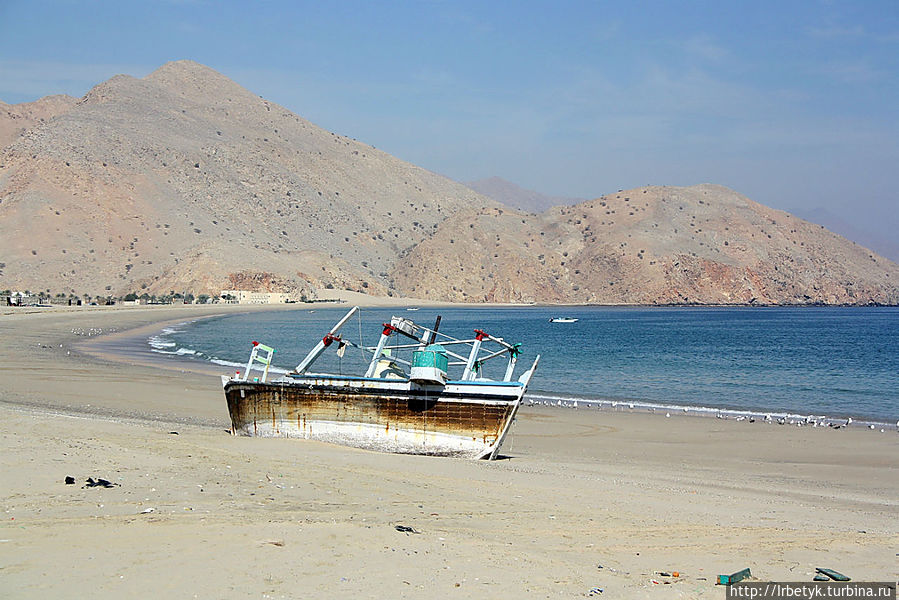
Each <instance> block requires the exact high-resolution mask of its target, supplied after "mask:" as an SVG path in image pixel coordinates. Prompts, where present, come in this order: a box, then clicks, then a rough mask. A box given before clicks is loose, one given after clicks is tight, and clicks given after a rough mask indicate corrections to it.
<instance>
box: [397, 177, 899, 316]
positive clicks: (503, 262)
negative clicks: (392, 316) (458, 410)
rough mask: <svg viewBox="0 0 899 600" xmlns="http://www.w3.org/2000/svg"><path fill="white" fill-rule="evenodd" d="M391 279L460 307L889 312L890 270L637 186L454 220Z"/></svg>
mask: <svg viewBox="0 0 899 600" xmlns="http://www.w3.org/2000/svg"><path fill="white" fill-rule="evenodd" d="M447 248H449V249H453V248H464V249H465V251H464V252H459V251H456V250H447ZM396 280H397V285H398V287H400V288H401V289H408V290H409V291H410V292H411V293H412V294H413V295H416V296H437V297H441V298H449V299H454V300H462V301H466V300H468V301H484V300H486V301H502V302H508V301H513V302H515V301H519V302H520V301H525V302H526V301H538V302H575V303H597V304H867V303H872V302H873V303H882V304H895V303H897V302H899V265H897V264H896V263H893V262H891V261H889V260H887V259H885V258H883V257H880V256H878V255H876V254H874V253H873V252H871V251H869V250H867V249H865V248H862V247H861V246H858V245H857V244H854V243H852V242H850V241H848V240H846V239H845V238H843V237H840V236H838V235H836V234H834V233H832V232H830V231H827V230H825V229H824V228H823V227H821V226H820V225H815V224H812V223H809V222H808V221H803V220H802V219H799V218H797V217H794V216H792V215H790V214H788V213H785V212H782V211H778V210H774V209H771V208H768V207H766V206H762V205H760V204H757V203H755V202H753V201H751V200H749V199H748V198H746V197H744V196H741V195H740V194H737V193H736V192H734V191H732V190H729V189H727V188H725V187H722V186H716V185H697V186H691V187H644V188H638V189H634V190H627V191H622V192H619V193H616V194H613V195H608V196H602V197H600V198H597V199H595V200H589V201H587V202H582V203H581V204H578V205H575V206H571V207H558V208H554V209H552V210H550V211H547V212H545V213H543V214H540V215H525V214H520V213H516V212H510V211H504V210H503V209H496V208H487V209H481V210H478V211H474V212H469V213H465V214H459V215H456V216H455V217H454V218H452V219H448V220H447V221H445V222H444V223H442V224H441V225H440V226H439V227H438V230H437V232H436V233H435V234H434V235H433V236H432V237H430V238H429V239H427V240H425V241H423V242H422V243H420V244H418V245H417V246H416V247H415V248H414V249H413V250H412V251H411V252H410V253H409V254H408V255H407V256H405V257H404V261H403V263H402V264H401V265H400V266H399V268H398V270H397V278H396Z"/></svg>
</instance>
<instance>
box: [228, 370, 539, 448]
mask: <svg viewBox="0 0 899 600" xmlns="http://www.w3.org/2000/svg"><path fill="white" fill-rule="evenodd" d="M523 393H524V386H523V385H522V384H520V383H517V382H483V383H482V382H467V381H466V382H448V383H447V384H446V385H445V386H438V385H421V384H417V383H415V382H410V381H391V380H384V379H367V378H336V377H297V378H291V379H289V380H287V381H275V382H269V383H258V382H249V381H246V382H245V381H237V380H234V381H229V382H227V383H225V396H226V398H227V401H228V411H229V412H230V414H231V424H232V433H234V434H236V435H248V436H260V437H288V438H304V439H314V440H320V441H325V442H330V443H336V444H342V445H345V446H353V447H357V448H365V449H369V450H377V451H382V452H395V453H403V454H427V455H435V456H456V457H464V458H488V459H489V458H495V457H496V455H497V453H498V451H499V448H500V446H501V444H502V442H503V439H504V438H505V435H506V433H507V432H508V430H509V428H510V426H511V424H512V420H513V419H514V417H515V413H516V412H517V410H518V407H519V405H520V404H521V397H522V395H523Z"/></svg>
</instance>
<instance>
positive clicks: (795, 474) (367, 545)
mask: <svg viewBox="0 0 899 600" xmlns="http://www.w3.org/2000/svg"><path fill="white" fill-rule="evenodd" d="M243 308H245V307H243ZM229 310H231V311H234V310H235V309H229ZM227 312H228V311H225V313H227ZM204 314H209V315H215V314H223V313H222V312H220V311H216V310H212V311H211V312H208V313H204V311H197V310H192V309H190V308H188V309H183V308H182V309H178V308H174V309H154V310H144V311H141V310H137V311H128V310H121V311H112V310H108V311H90V310H89V311H86V312H78V311H76V312H57V313H47V314H30V315H18V316H12V317H10V316H0V335H2V336H3V339H5V340H14V341H15V343H13V344H6V345H4V346H3V347H0V391H2V394H0V471H2V472H3V473H4V486H3V489H2V491H0V507H2V509H3V511H4V512H2V513H0V514H2V515H3V516H4V519H3V520H2V521H0V540H3V541H2V542H0V582H2V583H0V590H2V591H3V594H4V597H9V598H32V597H68V596H70V595H71V594H72V590H84V589H90V590H91V592H90V593H91V595H92V596H96V597H99V598H106V597H109V598H120V597H132V598H153V597H158V596H159V595H160V594H164V595H171V596H175V597H183V596H190V595H194V594H196V595H197V596H198V597H220V598H233V597H246V596H255V597H259V596H263V595H264V596H269V597H275V598H278V597H282V596H283V597H292V596H295V595H296V594H297V589H298V588H297V582H302V591H303V593H304V594H307V595H313V596H316V597H319V596H321V597H326V596H327V597H335V596H337V597H349V596H353V597H361V598H378V597H385V596H386V597H405V598H432V597H434V596H439V597H443V596H452V597H456V598H483V597H484V596H488V597H491V598H500V599H506V598H508V599H510V600H511V599H513V598H514V599H517V598H521V597H550V596H559V595H560V594H561V595H562V596H564V597H572V596H575V597H581V596H584V595H586V594H587V593H588V591H589V590H590V589H592V588H594V587H602V588H604V589H605V593H606V595H609V596H610V597H621V598H644V597H670V596H671V592H672V591H674V592H675V593H676V594H677V595H679V596H683V597H690V598H700V599H712V598H718V597H720V595H721V593H722V592H721V588H720V587H717V586H715V585H714V578H715V576H716V575H717V574H719V573H732V572H735V571H737V570H739V569H742V568H745V567H750V568H751V569H752V573H753V575H755V576H756V577H760V578H764V579H766V580H775V581H778V580H779V581H797V580H802V581H805V580H811V577H812V576H813V574H814V568H815V567H816V566H830V567H833V568H836V569H838V570H840V571H841V572H844V573H846V574H847V575H850V576H851V577H852V578H853V579H854V580H861V581H884V580H892V579H895V578H896V577H897V573H896V563H895V558H894V554H895V548H896V547H897V546H899V522H897V521H896V519H895V515H896V512H897V510H899V501H897V498H899V436H897V435H895V434H891V435H886V434H885V435H869V434H868V433H866V432H865V431H864V430H862V429H856V428H847V429H843V430H841V431H839V432H832V433H830V434H822V433H821V432H819V431H817V430H813V429H812V428H809V427H802V428H796V427H792V428H782V427H748V426H746V423H744V422H737V421H735V420H733V419H728V420H723V419H695V418H694V419H688V418H680V419H666V418H664V416H660V415H659V414H655V415H651V414H645V413H636V412H635V413H624V412H614V411H609V410H583V409H578V410H573V409H572V410H559V409H558V408H555V407H552V408H551V407H543V406H527V407H523V408H522V410H521V411H520V413H519V419H518V420H517V422H516V423H515V425H514V426H513V428H512V430H511V432H510V436H509V438H508V439H507V441H506V444H505V445H504V446H503V449H502V453H503V457H502V459H501V460H497V461H494V462H484V461H466V460H459V459H442V458H434V457H424V456H413V455H395V454H381V453H376V452H367V451H363V450H357V449H354V448H346V447H342V446H334V445H329V444H324V443H318V442H313V441H308V440H293V439H291V440H287V439H277V438H269V439H263V438H247V437H235V436H231V435H228V434H227V433H226V429H227V428H228V426H229V424H230V421H229V418H228V414H227V409H226V406H225V402H224V398H223V395H222V393H221V386H220V383H219V381H218V377H217V376H215V377H213V376H212V375H207V374H202V373H194V372H189V371H184V370H181V369H159V368H158V367H157V366H155V365H154V366H151V365H147V364H142V363H140V362H139V361H132V363H128V362H116V363H110V362H108V361H106V360H105V358H104V357H103V355H102V354H101V355H99V356H90V355H82V354H80V353H78V352H77V350H76V348H75V347H76V346H78V345H79V344H80V343H82V342H84V341H85V340H87V339H90V340H91V342H92V343H94V342H99V341H101V340H103V339H104V338H106V339H107V341H110V340H111V341H112V342H115V340H116V339H119V340H121V339H125V338H128V337H129V336H130V337H131V339H132V340H133V339H135V337H136V336H137V334H136V333H135V332H141V333H140V335H141V336H142V335H144V334H145V333H146V332H147V331H152V330H153V329H154V328H155V329H157V330H158V329H159V328H160V327H161V325H160V323H163V322H183V321H187V320H190V319H193V318H197V317H200V316H203V315H204ZM141 328H143V329H141ZM112 329H114V330H115V331H113V332H112V333H107V332H109V331H110V330H112ZM94 330H95V331H97V332H99V330H102V333H103V335H100V336H99V337H96V338H94V336H93V335H89V334H90V332H91V331H94ZM76 331H80V332H82V333H83V335H78V334H77V333H75V332H76ZM147 335H149V334H147ZM107 336H108V337H107ZM116 336H117V337H116ZM672 416H673V415H672ZM822 435H826V438H825V437H822ZM825 439H826V443H822V440H825ZM67 476H71V477H72V478H73V479H74V480H75V482H76V483H75V484H74V485H66V483H65V482H64V478H65V477H67ZM88 477H91V478H93V479H94V480H96V479H97V478H104V479H106V480H108V481H109V482H110V486H111V487H109V488H104V487H99V488H88V487H86V483H85V482H86V480H87V478H88ZM398 525H402V526H405V527H411V528H413V530H414V531H415V532H416V533H414V534H413V533H403V532H402V531H398V530H397V529H396V526H398ZM61 539H62V540H66V543H65V544H60V542H59V540H61ZM48 565H52V570H53V572H52V575H51V574H50V573H48ZM597 565H602V568H599V567H598V566H597ZM673 570H678V571H679V572H680V573H681V577H679V578H677V579H674V578H671V577H664V576H662V575H660V574H659V573H660V572H671V571H673ZM160 572H165V573H166V577H165V578H164V579H162V580H161V579H160V578H159V573H160ZM653 581H658V582H659V583H653ZM668 587H670V588H671V589H665V588H668ZM662 590H665V591H662ZM666 592H667V593H666Z"/></svg>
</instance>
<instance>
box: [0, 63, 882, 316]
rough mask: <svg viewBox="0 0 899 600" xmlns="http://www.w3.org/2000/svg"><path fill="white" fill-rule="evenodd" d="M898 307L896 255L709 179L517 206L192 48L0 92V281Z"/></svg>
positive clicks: (107, 289) (83, 288)
mask: <svg viewBox="0 0 899 600" xmlns="http://www.w3.org/2000/svg"><path fill="white" fill-rule="evenodd" d="M326 287H333V288H338V289H350V290H355V291H362V292H365V293H369V294H375V295H386V294H391V295H408V296H419V297H428V298H433V299H442V300H462V301H483V300H487V301H498V302H508V301H512V302H519V301H526V302H527V301H536V302H596V303H638V304H658V303H664V304H667V303H676V304H682V303H723V304H729V303H741V304H742V303H799V304H807V303H850V304H867V303H870V302H876V303H899V266H897V265H896V264H895V263H892V262H890V261H888V260H886V259H883V258H881V257H879V256H877V255H876V254H874V253H872V252H870V251H868V250H865V249H864V248H861V247H859V246H857V245H855V244H853V243H852V242H849V241H847V240H846V239H844V238H841V237H839V236H837V235H835V234H833V233H831V232H829V231H826V230H824V229H822V228H821V227H820V226H817V225H813V224H811V223H808V222H806V221H803V220H801V219H798V218H796V217H793V216H791V215H789V214H787V213H783V212H780V211H775V210H772V209H769V208H766V207H764V206H761V205H759V204H756V203H754V202H752V201H751V200H749V199H747V198H745V197H743V196H740V195H739V194H737V193H735V192H733V191H731V190H727V189H726V188H721V187H718V186H712V185H701V186H694V187H689V188H673V187H651V188H640V189H637V190H630V191H627V192H620V193H618V194H614V195H609V196H604V197H601V198H597V199H595V200H589V201H586V202H582V203H580V204H577V205H575V206H560V207H556V208H553V209H551V210H548V211H546V212H544V213H541V214H531V213H526V212H519V211H518V210H515V209H510V208H508V207H505V206H503V205H501V204H499V203H497V202H496V201H494V200H491V199H489V198H487V197H485V196H482V195H480V194H478V193H476V192H474V191H472V190H471V189H469V188H467V187H465V186H463V185H461V184H458V183H455V182H453V181H450V180H448V179H446V178H444V177H441V176H439V175H436V174H434V173H431V172H429V171H426V170H424V169H421V168H419V167H416V166H414V165H411V164H409V163H405V162H403V161H401V160H399V159H396V158H394V157H392V156H390V155H388V154H386V153H384V152H381V151H379V150H377V149H375V148H373V147H371V146H369V145H367V144H364V143H361V142H358V141H356V140H353V139H350V138H347V137H344V136H341V135H337V134H335V133H331V132H328V131H325V130H323V129H321V128H319V127H316V126H315V125H313V124H312V123H310V122H308V121H306V120H304V119H302V118H301V117H299V116H297V115H295V114H293V113H291V112H290V111H288V110H287V109H285V108H283V107H281V106H278V105H276V104H273V103H271V102H268V101H266V100H265V99H263V98H260V97H258V96H256V95H254V94H252V93H251V92H249V91H248V90H246V89H244V88H242V87H240V86H239V85H237V84H236V83H234V82H233V81H231V80H229V79H228V78H226V77H224V76H222V75H221V74H219V73H217V72H215V71H213V70H212V69H209V68H207V67H204V66H202V65H199V64H197V63H193V62H189V61H179V62H175V63H169V64H166V65H164V66H163V67H161V68H160V69H158V70H157V71H155V72H153V73H151V74H150V75H148V76H147V77H145V78H143V79H135V78H133V77H129V76H125V75H118V76H116V77H113V78H112V79H110V80H109V81H106V82H104V83H101V84H99V85H98V86H96V87H95V88H93V89H92V90H91V91H90V92H89V93H88V94H86V95H85V96H84V97H83V98H81V99H78V100H75V99H71V98H67V97H50V98H44V99H41V100H39V101H37V102H33V103H28V104H19V105H12V106H10V105H2V106H0V288H13V289H31V290H32V291H34V290H43V289H50V290H51V291H52V292H63V293H70V292H71V293H77V294H82V293H90V294H91V295H106V294H115V295H122V294H125V293H127V292H130V291H137V292H139V293H140V292H141V291H147V292H148V293H156V294H159V293H167V292H170V291H179V292H180V291H189V292H193V293H195V294H199V293H215V292H217V291H218V290H221V289H230V288H243V289H257V290H262V289H268V290H271V291H275V290H278V291H281V290H288V291H294V292H296V293H306V294H307V295H313V294H314V290H315V289H321V288H326Z"/></svg>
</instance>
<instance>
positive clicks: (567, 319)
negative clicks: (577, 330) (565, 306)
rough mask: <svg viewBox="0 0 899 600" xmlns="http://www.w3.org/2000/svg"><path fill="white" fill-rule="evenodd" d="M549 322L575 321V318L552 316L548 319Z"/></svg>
mask: <svg viewBox="0 0 899 600" xmlns="http://www.w3.org/2000/svg"><path fill="white" fill-rule="evenodd" d="M549 322H550V323H577V319H573V318H571V317H553V318H552V319H550V320H549Z"/></svg>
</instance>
